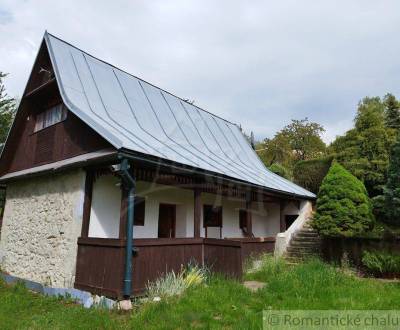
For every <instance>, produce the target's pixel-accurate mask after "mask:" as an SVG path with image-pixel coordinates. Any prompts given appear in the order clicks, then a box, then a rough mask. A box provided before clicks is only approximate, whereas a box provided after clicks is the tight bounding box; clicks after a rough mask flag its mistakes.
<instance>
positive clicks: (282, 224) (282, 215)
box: [279, 200, 287, 233]
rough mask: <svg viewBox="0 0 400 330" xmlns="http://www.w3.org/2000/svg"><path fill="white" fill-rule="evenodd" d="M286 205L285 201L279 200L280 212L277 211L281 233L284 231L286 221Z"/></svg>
mask: <svg viewBox="0 0 400 330" xmlns="http://www.w3.org/2000/svg"><path fill="white" fill-rule="evenodd" d="M286 205H287V202H286V201H285V200H281V202H280V210H279V215H280V220H279V223H280V232H281V233H283V232H284V231H286V221H285V213H284V211H285V207H286Z"/></svg>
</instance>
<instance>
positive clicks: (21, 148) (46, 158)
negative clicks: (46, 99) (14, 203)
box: [0, 109, 111, 175]
mask: <svg viewBox="0 0 400 330" xmlns="http://www.w3.org/2000/svg"><path fill="white" fill-rule="evenodd" d="M26 110H27V111H25V113H26V114H25V115H24V116H20V118H18V121H19V122H18V123H16V125H15V127H14V129H13V131H14V132H12V134H11V135H10V139H9V141H8V142H7V148H6V149H5V154H4V156H3V159H2V163H1V166H0V174H1V175H4V174H6V173H10V172H16V171H20V170H25V169H28V168H31V167H35V166H39V165H44V164H49V163H53V162H57V161H60V160H63V159H68V158H71V157H74V156H78V155H81V154H85V153H89V152H93V151H96V150H101V149H105V148H111V145H110V144H109V143H108V142H107V141H105V140H104V139H103V138H102V137H101V136H100V135H99V134H97V133H96V132H95V131H94V130H93V129H91V128H90V127H89V126H88V125H86V124H85V123H84V122H83V121H81V120H80V119H79V118H78V117H77V116H75V115H74V114H73V113H72V112H70V111H68V115H67V119H66V120H64V121H62V122H60V123H58V124H55V125H53V126H50V127H47V128H45V129H43V130H40V131H38V132H35V133H34V132H33V129H34V125H35V115H34V113H33V112H34V109H26ZM29 110H30V111H29Z"/></svg>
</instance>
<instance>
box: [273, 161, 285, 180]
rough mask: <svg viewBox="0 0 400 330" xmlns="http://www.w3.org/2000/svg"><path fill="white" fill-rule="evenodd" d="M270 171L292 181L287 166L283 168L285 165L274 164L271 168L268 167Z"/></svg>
mask: <svg viewBox="0 0 400 330" xmlns="http://www.w3.org/2000/svg"><path fill="white" fill-rule="evenodd" d="M268 169H269V170H270V171H271V172H273V173H275V174H277V175H279V176H281V177H282V178H285V179H288V180H289V179H290V172H289V170H288V169H287V168H286V167H285V166H283V165H281V164H279V163H273V164H272V165H271V166H270V167H268Z"/></svg>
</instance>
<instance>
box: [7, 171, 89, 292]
mask: <svg viewBox="0 0 400 330" xmlns="http://www.w3.org/2000/svg"><path fill="white" fill-rule="evenodd" d="M84 183H85V173H84V172H83V171H82V170H73V171H68V172H63V173H60V174H48V175H44V176H40V177H35V178H30V179H23V180H19V181H15V182H12V183H9V184H8V185H7V199H6V205H5V210H4V217H3V227H2V231H1V238H0V268H1V270H2V271H5V272H7V273H9V274H11V275H14V276H18V277H21V278H24V279H29V280H32V281H36V282H39V283H42V284H45V285H49V286H53V287H66V288H68V287H72V286H73V284H74V281H75V266H76V254H77V238H78V237H79V236H80V232H81V227H82V211H83V198H84Z"/></svg>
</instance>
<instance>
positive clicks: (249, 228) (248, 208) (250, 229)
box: [246, 191, 253, 237]
mask: <svg viewBox="0 0 400 330" xmlns="http://www.w3.org/2000/svg"><path fill="white" fill-rule="evenodd" d="M251 203H252V198H251V191H248V192H246V229H247V236H248V237H253V222H252V217H251Z"/></svg>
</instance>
